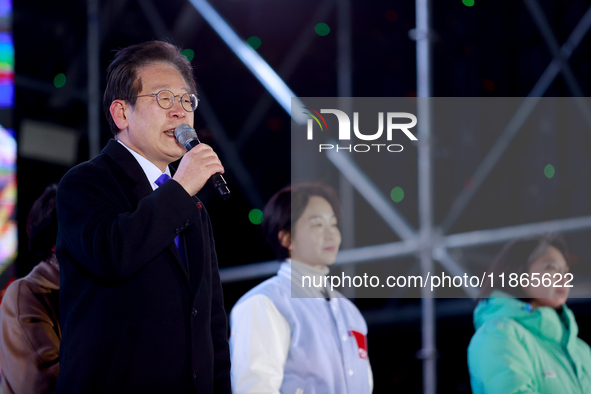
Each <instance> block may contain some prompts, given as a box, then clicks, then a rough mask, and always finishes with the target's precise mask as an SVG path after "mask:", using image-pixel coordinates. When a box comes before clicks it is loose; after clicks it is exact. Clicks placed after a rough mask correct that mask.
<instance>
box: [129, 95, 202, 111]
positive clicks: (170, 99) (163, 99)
mask: <svg viewBox="0 0 591 394" xmlns="http://www.w3.org/2000/svg"><path fill="white" fill-rule="evenodd" d="M149 96H153V97H156V101H157V102H158V105H159V106H160V108H162V109H170V108H172V106H173V105H174V102H175V100H176V98H177V97H179V102H180V103H181V106H182V107H183V109H184V110H185V111H187V112H193V111H195V110H196V109H197V106H198V105H199V99H198V98H197V96H195V95H194V94H193V93H185V94H183V95H182V96H180V95H177V96H175V95H174V93H173V92H171V91H170V90H161V91H159V92H158V93H150V94H142V95H138V96H136V97H149Z"/></svg>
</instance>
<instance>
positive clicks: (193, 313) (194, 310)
mask: <svg viewBox="0 0 591 394" xmlns="http://www.w3.org/2000/svg"><path fill="white" fill-rule="evenodd" d="M191 314H192V315H193V317H195V316H197V309H195V308H193V311H192V312H191Z"/></svg>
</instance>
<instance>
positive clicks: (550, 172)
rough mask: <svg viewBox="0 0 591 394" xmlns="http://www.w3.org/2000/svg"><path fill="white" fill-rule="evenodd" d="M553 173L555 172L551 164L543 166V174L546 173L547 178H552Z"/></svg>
mask: <svg viewBox="0 0 591 394" xmlns="http://www.w3.org/2000/svg"><path fill="white" fill-rule="evenodd" d="M554 174H556V170H555V169H554V166H553V165H552V164H548V165H547V166H546V167H544V175H546V177H547V178H552V177H553V176H554Z"/></svg>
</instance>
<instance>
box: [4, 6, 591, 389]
mask: <svg viewBox="0 0 591 394" xmlns="http://www.w3.org/2000/svg"><path fill="white" fill-rule="evenodd" d="M335 1H336V0H335ZM99 3H100V13H99V14H100V15H99V20H100V26H101V29H100V48H101V52H100V56H101V58H100V60H101V66H100V70H101V81H100V84H101V92H102V89H104V84H105V80H104V71H105V69H106V67H107V65H108V64H109V62H110V60H111V59H112V56H113V51H114V50H116V49H119V48H123V47H125V46H128V45H131V44H136V43H139V42H143V41H147V40H151V39H157V38H165V37H166V38H168V39H170V40H171V41H172V42H174V43H176V44H177V45H179V46H181V47H183V48H191V49H192V50H193V51H194V53H195V57H194V59H193V64H194V66H195V75H196V78H197V81H198V84H199V86H200V89H199V95H200V97H201V100H202V101H201V104H200V105H201V106H202V105H203V103H204V101H206V102H207V104H208V105H209V106H210V107H211V109H212V113H214V114H215V116H216V117H217V118H218V119H219V121H220V124H221V126H222V127H223V129H224V130H225V133H227V136H228V137H229V139H230V140H231V141H232V144H233V145H234V147H235V149H236V150H237V151H238V152H239V155H238V157H237V158H236V157H235V158H233V159H238V161H239V163H240V164H239V166H240V167H241V168H244V169H245V170H246V171H247V172H248V174H249V175H250V177H251V179H252V184H251V188H250V189H249V190H242V189H241V187H239V184H240V182H239V181H238V180H237V179H236V175H235V171H234V170H233V168H230V167H228V166H226V174H227V175H226V179H227V181H228V184H229V185H230V187H231V189H232V198H231V199H229V200H228V201H225V202H222V201H221V200H220V199H218V198H217V196H215V195H212V194H211V193H210V191H207V190H205V191H204V192H203V193H202V194H203V195H202V196H201V197H202V199H203V200H204V201H205V202H206V205H207V208H208V211H209V213H210V215H211V218H212V224H213V228H214V232H215V236H216V246H217V251H218V258H219V264H220V267H230V266H236V265H242V264H248V263H254V262H260V261H266V260H271V259H272V258H273V255H272V253H271V250H270V249H269V248H268V247H266V246H265V245H264V242H263V238H262V236H261V234H260V230H259V228H258V226H255V225H253V224H251V223H250V222H249V220H248V213H249V211H250V210H251V209H252V208H259V209H262V207H263V205H264V203H265V202H266V201H267V200H268V199H269V198H270V197H271V195H272V194H273V193H274V192H275V191H277V190H278V189H280V188H281V187H283V186H285V185H287V184H289V182H290V117H289V115H288V114H287V113H286V112H285V111H284V110H283V109H282V108H281V107H280V106H279V105H278V104H277V103H276V102H274V101H273V100H270V105H269V107H268V109H267V110H266V111H265V112H264V116H263V117H262V119H260V121H259V122H258V123H256V124H255V125H254V126H253V127H250V128H249V129H250V130H251V131H250V132H249V131H248V130H246V127H245V124H246V123H247V120H248V119H249V116H252V113H253V110H254V107H255V103H257V102H258V101H259V100H260V99H261V98H265V97H266V96H268V93H266V91H265V90H264V88H263V87H262V85H261V84H260V83H259V82H258V81H257V80H256V79H255V78H254V77H253V76H252V75H251V74H250V72H249V71H248V70H247V69H246V67H245V66H244V65H243V64H242V63H241V62H240V61H239V60H238V58H237V57H236V56H235V55H234V54H233V53H232V52H231V51H230V50H229V49H228V47H227V46H226V45H225V44H224V42H223V41H222V40H221V39H220V38H219V37H218V36H217V34H216V33H215V32H214V31H213V30H212V29H211V27H209V25H207V23H206V22H205V21H204V20H203V19H202V18H201V17H200V16H199V15H198V13H197V12H196V11H195V10H194V9H193V8H192V6H191V5H190V3H189V2H188V1H185V0H168V1H160V0H101V1H100V2H99ZM210 3H211V4H212V5H213V7H214V8H215V9H216V10H217V11H218V12H219V13H220V14H221V15H222V16H223V17H224V18H225V19H226V20H227V21H228V22H229V24H230V25H231V26H232V27H233V28H234V29H235V31H236V32H237V33H238V34H239V35H240V36H241V37H242V38H244V39H247V38H248V37H251V36H258V37H259V38H260V39H261V41H262V45H261V46H260V48H259V49H258V50H257V51H258V52H259V53H260V54H261V56H262V57H263V58H264V59H265V60H266V61H267V62H268V63H269V65H270V66H271V67H273V68H274V69H275V70H281V69H282V67H284V61H285V59H286V57H287V56H288V54H289V53H290V50H292V47H293V45H294V43H295V42H296V41H297V39H298V37H299V36H300V35H301V34H302V33H304V32H305V31H306V29H310V28H313V26H315V25H316V24H317V23H319V22H325V23H327V24H328V25H329V26H330V28H331V32H330V33H329V34H328V35H327V36H319V35H316V34H313V35H312V37H313V38H312V39H311V40H310V41H309V44H308V45H307V47H306V49H305V51H304V53H303V55H302V56H301V57H300V58H299V60H298V62H297V63H294V64H292V66H293V69H292V70H291V72H289V73H285V72H284V73H283V74H282V73H281V72H280V75H281V76H282V77H283V78H284V80H285V81H286V83H287V84H288V85H289V86H290V87H291V88H292V90H293V91H294V92H295V94H297V95H298V96H300V97H307V96H309V97H332V96H337V95H338V92H337V71H336V70H337V63H336V62H337V60H336V59H337V40H336V34H337V29H338V26H337V17H336V5H335V4H336V2H335V4H333V7H332V11H331V12H330V13H329V14H328V17H326V18H324V19H323V20H315V19H314V17H313V16H314V14H315V13H316V11H317V9H318V7H319V6H320V4H321V3H322V2H321V1H311V0H300V1H297V2H295V1H277V0H212V1H211V2H210ZM433 3H434V4H433V5H432V14H431V15H432V25H433V29H434V37H435V43H434V46H433V95H434V96H438V97H465V96H468V97H523V96H527V95H528V94H529V93H530V91H531V90H532V88H533V87H534V85H535V84H536V82H537V81H538V79H539V77H540V76H541V75H542V73H543V72H544V70H545V69H546V67H547V66H548V64H549V63H550V62H551V60H552V56H551V53H550V51H549V49H548V47H547V45H546V44H545V42H544V39H543V37H542V35H541V34H540V31H539V30H538V28H537V27H536V24H535V23H534V20H533V18H532V16H531V14H530V12H529V11H528V10H527V7H526V6H525V4H524V3H523V2H521V1H494V2H492V1H479V0H476V3H475V5H474V6H472V7H467V6H465V5H464V4H463V3H462V1H461V0H454V1H434V2H433ZM540 4H541V7H542V9H543V12H544V14H545V15H546V17H547V18H548V22H549V24H550V26H551V28H552V30H553V32H554V34H555V35H556V39H557V41H558V42H559V45H561V44H562V43H563V42H564V41H565V40H566V39H567V38H568V36H569V35H570V33H571V32H572V30H573V29H574V27H575V26H576V24H577V23H578V22H579V20H580V18H581V16H582V15H583V14H584V12H585V11H586V10H587V8H588V7H589V6H591V2H589V1H576V0H574V1H566V0H545V1H540ZM414 7H415V4H414V2H412V1H398V2H392V1H385V0H375V1H360V0H353V1H352V13H351V14H352V50H353V77H352V82H353V95H354V96H359V97H361V96H368V97H413V96H416V60H415V59H416V51H415V42H414V41H413V40H411V39H410V38H409V31H410V30H411V29H413V28H414V26H415V8H414ZM13 22H14V26H13V27H14V42H15V83H16V108H15V110H14V112H13V114H12V116H13V118H12V119H10V120H9V124H6V126H7V127H11V126H12V127H13V128H14V129H15V130H16V133H17V138H18V135H19V128H20V125H21V123H22V122H23V121H24V120H26V119H29V120H36V121H41V122H47V123H51V124H57V125H61V126H65V127H68V128H72V129H75V130H78V131H79V133H80V140H79V146H78V151H77V157H78V162H82V161H85V160H88V159H89V157H88V136H87V129H88V124H87V122H88V121H87V100H86V94H87V47H86V45H87V41H86V40H87V38H86V33H87V32H86V24H87V14H86V4H85V2H84V1H72V0H64V1H60V2H47V1H40V0H20V1H15V2H14V21H13ZM590 46H591V42H590V41H589V38H588V37H587V36H586V37H585V38H584V39H583V40H582V42H581V44H580V45H579V46H578V47H577V48H576V50H575V51H574V52H573V55H572V56H571V58H570V59H569V64H570V67H571V68H572V71H573V74H574V76H575V77H576V80H577V81H578V83H579V87H580V89H581V93H582V95H585V96H587V95H589V90H590V88H591V80H590V77H589V70H590V61H591V57H589V56H588V53H589V49H590ZM58 73H64V74H65V75H66V78H67V82H66V85H65V86H64V87H62V88H56V87H54V85H53V79H54V77H55V76H56V75H57V74H58ZM287 74H289V75H287ZM544 94H545V95H546V96H571V95H573V92H571V91H570V90H569V89H568V88H567V85H566V84H565V82H564V79H563V78H562V77H561V76H558V77H557V78H556V79H555V81H554V82H553V83H552V84H551V86H550V88H549V89H548V90H547V91H546V92H545V93H544ZM200 111H202V107H200V109H199V110H198V111H197V114H196V121H195V123H196V124H195V126H196V127H195V128H196V129H197V131H198V134H199V136H200V138H201V140H202V141H203V142H206V143H208V144H211V145H212V146H213V147H214V149H215V150H216V151H217V152H218V153H219V154H220V157H221V160H222V162H223V163H225V162H227V161H228V158H225V157H224V154H223V149H221V148H220V147H219V145H218V142H217V141H216V136H215V133H216V132H217V130H211V129H212V128H213V127H212V126H211V124H208V123H207V122H206V121H205V120H204V118H203V116H202V114H200ZM10 123H12V124H10ZM101 133H102V134H101V142H102V145H103V146H104V144H105V143H106V142H107V141H108V139H109V138H111V136H112V135H111V133H110V131H109V128H108V125H107V123H106V120H105V119H104V116H102V115H101ZM434 133H435V137H434V146H433V158H434V168H435V173H434V193H435V196H436V197H435V199H434V204H435V218H436V222H439V221H441V220H442V219H443V217H444V216H445V214H446V213H447V211H448V209H449V207H450V205H451V202H452V201H453V199H454V198H455V196H457V194H458V193H459V192H460V191H461V190H462V188H463V187H466V186H467V185H469V182H468V181H467V180H469V177H470V176H471V175H472V173H473V172H474V169H475V168H476V166H477V165H478V164H479V163H480V161H481V160H482V158H483V157H484V155H485V154H486V153H487V152H488V150H489V149H490V147H491V146H492V143H493V142H494V141H495V139H496V137H497V136H498V135H479V134H470V133H467V132H465V131H462V130H458V132H457V133H456V134H454V135H438V134H437V130H434ZM499 134H500V130H499ZM590 136H591V134H589V133H588V131H585V130H563V129H556V130H554V133H553V134H552V135H551V136H550V137H547V138H545V139H544V138H542V139H540V136H539V135H537V134H535V133H524V134H522V135H520V136H519V137H518V138H517V139H516V140H515V141H514V143H513V144H512V146H511V148H510V149H509V150H508V151H507V153H506V154H505V156H504V157H503V160H502V162H501V163H500V164H499V166H497V168H495V170H494V171H493V173H492V174H491V176H490V177H489V179H488V180H487V182H486V183H485V185H483V187H482V188H481V190H480V191H479V192H478V193H477V195H476V198H475V199H474V200H473V202H472V203H471V204H470V205H469V207H468V210H467V211H466V212H465V213H464V214H463V215H462V217H461V219H460V220H459V221H458V222H457V223H456V224H455V226H454V227H453V228H452V229H451V232H461V231H470V230H475V229H479V228H491V227H501V226H506V225H511V224H518V223H527V222H533V221H541V220H548V219H555V218H563V217H572V216H577V215H586V214H589V213H591V212H590V211H591V209H590V207H589V197H590V196H589V191H590V190H591V185H590V182H589V170H590V169H591V168H590V167H591V163H590V161H589V159H588V158H587V156H588V154H587V148H588V147H589V142H590V141H589V139H590ZM540 155H547V156H548V157H549V159H548V160H551V161H552V162H553V163H554V166H555V167H556V168H557V175H556V176H555V177H554V178H552V179H551V180H548V179H546V178H545V177H544V176H543V173H542V171H543V168H541V169H540V168H537V167H535V166H534V164H535V163H538V162H539V157H540ZM399 165H400V168H404V169H405V170H408V171H406V173H407V175H406V176H403V175H400V176H399V178H398V182H399V184H400V185H402V186H403V188H404V190H405V192H406V193H405V199H404V200H403V201H402V202H401V203H400V204H398V206H397V208H398V209H399V210H400V211H401V212H402V213H403V215H404V216H405V217H407V219H408V220H409V222H410V223H411V224H414V225H416V224H417V222H418V215H417V205H418V204H417V193H416V188H417V184H416V155H414V154H413V155H409V156H408V158H407V159H401V160H400V163H399ZM68 169H69V168H68V167H65V166H62V165H58V164H52V163H48V162H45V161H38V160H33V159H29V158H24V157H20V156H19V159H18V201H19V206H18V222H19V256H18V259H17V262H16V265H15V268H14V269H13V270H12V273H13V274H14V276H18V277H20V276H23V275H25V274H26V273H28V272H29V271H30V269H31V268H32V267H33V266H34V265H35V264H36V263H37V262H36V261H35V259H34V258H33V256H32V255H31V254H30V253H29V252H28V251H27V250H26V237H25V231H24V226H23V224H24V223H25V218H26V215H27V213H28V210H29V208H30V206H31V204H32V202H33V201H34V199H35V198H37V197H38V196H39V195H40V194H41V192H42V190H43V189H44V188H45V186H46V185H47V184H49V183H50V182H57V181H59V179H60V178H61V176H62V175H63V174H64V173H65V172H66V171H67V170H68ZM401 173H402V171H401ZM413 174H415V175H413ZM384 192H385V193H387V194H389V191H388V190H385V191H384ZM357 199H358V200H360V198H359V196H357ZM359 203H360V204H362V202H361V201H360V202H359ZM569 241H570V243H571V246H572V247H573V250H574V251H575V253H577V254H578V255H579V256H580V261H583V262H586V261H587V260H588V258H589V250H588V244H589V236H588V235H585V234H575V235H571V236H569ZM499 248H500V246H499V247H498V248H488V249H487V250H485V251H482V253H480V255H479V256H480V257H479V258H480V259H484V260H487V259H489V258H491V257H492V256H494V254H495V253H496V252H497V251H498V249H499ZM2 280H4V282H6V281H7V280H8V277H7V276H6V275H4V276H3V278H2ZM259 282H260V280H253V281H246V282H239V283H233V284H228V285H225V289H224V290H225V297H226V306H227V309H228V311H229V310H230V309H231V307H232V305H233V304H234V303H235V301H236V300H237V299H238V298H239V297H240V296H241V295H242V294H243V293H244V292H246V291H247V290H248V289H250V288H251V287H253V286H254V285H256V284H257V283H259ZM1 284H2V285H3V283H1ZM357 304H358V306H359V307H360V309H361V310H362V312H363V313H364V315H365V316H366V318H367V321H368V324H369V338H368V340H369V349H370V350H369V354H370V359H371V363H372V367H373V371H374V379H375V392H377V393H382V392H399V393H419V392H421V391H422V381H421V374H422V372H421V360H419V359H417V357H416V356H417V351H418V350H419V349H420V348H421V332H420V309H419V306H420V300H367V299H365V300H357ZM571 306H572V308H573V309H574V311H575V314H576V315H577V317H578V321H579V324H580V336H581V337H582V338H583V339H585V340H587V341H588V342H589V341H591V308H590V307H589V304H587V302H585V300H577V302H573V303H572V305H571ZM472 309H473V304H472V301H470V300H460V301H458V300H440V301H438V303H437V313H438V321H437V343H438V351H439V354H438V361H439V363H438V389H439V392H444V393H451V392H459V393H468V392H470V387H469V376H468V370H467V366H466V348H467V345H468V343H469V340H470V337H471V335H472V334H473V332H474V330H473V326H472V317H471V312H472Z"/></svg>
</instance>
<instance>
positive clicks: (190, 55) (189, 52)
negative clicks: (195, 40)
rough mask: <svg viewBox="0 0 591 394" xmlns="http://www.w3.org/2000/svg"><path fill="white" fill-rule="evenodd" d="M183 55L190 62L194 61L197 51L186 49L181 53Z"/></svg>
mask: <svg viewBox="0 0 591 394" xmlns="http://www.w3.org/2000/svg"><path fill="white" fill-rule="evenodd" d="M181 55H183V56H184V57H186V58H187V60H188V61H193V58H194V57H195V51H193V50H192V49H190V48H186V49H183V50H182V51H181Z"/></svg>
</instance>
